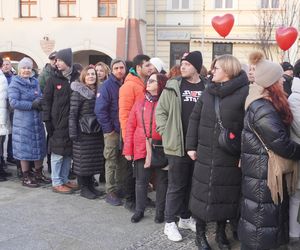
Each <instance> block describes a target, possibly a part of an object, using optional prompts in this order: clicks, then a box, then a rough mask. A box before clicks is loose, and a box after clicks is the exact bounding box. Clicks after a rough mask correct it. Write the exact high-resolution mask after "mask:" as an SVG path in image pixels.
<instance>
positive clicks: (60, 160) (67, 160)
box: [51, 153, 72, 187]
mask: <svg viewBox="0 0 300 250" xmlns="http://www.w3.org/2000/svg"><path fill="white" fill-rule="evenodd" d="M71 160H72V158H71V157H69V156H62V155H57V154H54V153H52V154H51V170H52V171H51V179H52V186H53V187H55V186H60V185H63V184H65V183H67V182H68V181H69V178H68V176H69V171H70V167H71Z"/></svg>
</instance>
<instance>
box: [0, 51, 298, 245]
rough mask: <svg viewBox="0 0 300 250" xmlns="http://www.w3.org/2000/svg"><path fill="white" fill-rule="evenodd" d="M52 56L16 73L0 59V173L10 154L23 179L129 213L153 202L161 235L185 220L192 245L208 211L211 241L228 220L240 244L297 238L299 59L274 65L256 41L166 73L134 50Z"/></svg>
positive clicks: (197, 56) (199, 238) (4, 174)
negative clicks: (243, 58)
mask: <svg viewBox="0 0 300 250" xmlns="http://www.w3.org/2000/svg"><path fill="white" fill-rule="evenodd" d="M49 60H50V61H49V64H47V65H46V66H45V67H44V69H43V71H42V72H41V74H40V75H39V76H38V78H36V77H35V76H33V61H32V60H31V59H30V58H28V57H24V58H23V59H22V60H21V61H20V62H19V64H18V72H17V74H16V73H15V72H13V70H12V67H11V63H10V61H9V60H6V59H5V60H3V59H2V58H0V67H1V69H2V70H0V109H1V112H0V142H1V143H0V145H1V148H0V156H1V165H0V181H6V180H7V179H9V177H10V176H11V175H12V174H11V173H9V172H8V171H7V170H6V169H5V165H6V164H8V163H12V164H16V165H17V169H18V171H17V173H18V177H20V178H21V181H22V185H23V186H25V187H30V188H36V187H39V186H40V185H41V184H48V185H49V184H51V185H52V190H53V192H56V193H59V194H72V193H73V192H74V191H76V190H80V191H79V192H80V195H81V196H82V197H84V198H87V199H96V198H97V197H100V196H103V195H106V196H105V201H106V202H107V203H108V204H110V205H112V206H120V205H123V204H124V207H125V208H127V209H128V210H130V211H132V213H133V215H132V217H131V222H132V223H138V222H140V221H141V220H142V219H143V217H144V216H145V209H146V207H147V206H155V207H156V210H155V211H156V212H155V218H154V221H155V222H156V223H163V222H165V225H164V234H165V235H166V236H167V238H168V239H169V240H171V241H174V242H177V241H181V240H182V239H183V237H182V235H181V233H180V230H179V229H189V230H192V231H193V232H195V233H196V237H195V244H196V245H197V247H198V249H201V250H210V249H211V247H210V244H209V242H208V240H207V237H206V225H207V223H210V222H215V224H216V231H215V232H216V234H215V240H216V242H217V245H218V247H219V248H220V249H230V241H229V240H228V237H227V234H226V226H227V224H230V226H231V230H232V232H233V237H234V239H235V240H239V241H240V242H241V249H242V250H265V249H273V248H277V247H279V246H281V245H285V244H287V243H288V242H289V240H294V241H297V240H298V241H299V237H300V210H299V205H300V169H298V168H299V167H300V164H299V162H300V112H299V111H300V60H298V61H297V62H296V63H295V65H294V66H292V65H291V64H290V63H288V62H284V63H282V64H281V65H280V64H278V63H275V62H272V61H269V60H267V59H265V58H264V56H263V54H262V53H261V52H253V53H251V54H250V55H249V65H242V64H241V63H240V61H239V60H238V59H237V58H236V57H234V56H232V55H222V56H219V57H216V58H215V59H214V60H213V62H212V63H211V65H210V69H209V70H208V71H207V70H206V68H205V67H204V66H203V61H202V54H201V52H200V51H192V52H187V53H185V54H184V55H183V56H182V58H181V60H180V65H175V66H174V67H173V68H171V69H170V71H169V72H166V71H165V69H166V67H165V65H164V63H163V61H162V60H161V59H160V58H157V57H155V58H150V57H149V56H147V55H143V54H139V55H137V56H135V57H134V58H133V60H132V61H124V60H123V59H122V58H115V59H113V60H112V61H111V63H110V66H108V65H106V64H105V63H103V62H98V63H97V64H95V65H88V66H86V67H83V66H82V65H80V64H75V63H74V62H73V54H72V50H71V48H66V49H61V50H59V51H57V52H56V51H55V52H53V53H51V54H50V55H49ZM5 139H6V140H5ZM5 141H7V153H6V155H7V158H6V162H5V160H4V155H5V153H4V143H5ZM46 156H47V165H48V172H49V173H51V178H49V177H48V175H47V174H45V172H44V166H43V163H44V158H45V157H46ZM288 166H291V167H290V168H288ZM72 173H74V174H75V175H76V178H77V182H75V181H70V178H69V177H70V175H71V174H72ZM98 175H99V179H98V180H99V182H102V183H103V182H105V190H99V189H98V188H96V184H97V180H96V179H95V176H98ZM149 189H154V190H155V191H156V201H155V203H154V202H153V201H152V200H151V199H150V198H149V197H148V191H149Z"/></svg>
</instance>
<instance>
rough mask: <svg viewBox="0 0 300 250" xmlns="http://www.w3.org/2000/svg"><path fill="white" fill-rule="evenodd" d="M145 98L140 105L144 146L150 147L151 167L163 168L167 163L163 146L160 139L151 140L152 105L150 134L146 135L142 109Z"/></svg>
mask: <svg viewBox="0 0 300 250" xmlns="http://www.w3.org/2000/svg"><path fill="white" fill-rule="evenodd" d="M145 103H146V99H145V101H144V105H143V106H142V122H143V128H144V133H145V136H146V148H147V147H150V151H151V153H150V156H149V157H151V158H150V167H152V168H164V167H166V166H167V165H168V159H167V157H166V155H165V152H164V147H163V145H162V141H161V140H153V139H152V123H153V114H154V107H155V105H153V107H152V110H151V118H150V136H149V137H148V136H147V132H146V126H145V120H144V109H145Z"/></svg>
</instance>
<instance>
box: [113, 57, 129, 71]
mask: <svg viewBox="0 0 300 250" xmlns="http://www.w3.org/2000/svg"><path fill="white" fill-rule="evenodd" d="M119 62H121V63H123V64H124V66H125V68H126V63H125V61H124V59H122V58H116V59H113V60H112V61H111V63H110V69H112V67H113V66H114V64H116V63H119Z"/></svg>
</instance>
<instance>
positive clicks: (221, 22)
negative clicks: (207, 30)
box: [211, 14, 234, 38]
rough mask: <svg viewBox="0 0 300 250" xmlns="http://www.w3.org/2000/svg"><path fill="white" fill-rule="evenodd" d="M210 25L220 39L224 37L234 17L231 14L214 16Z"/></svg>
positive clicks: (229, 29) (228, 31) (230, 27)
mask: <svg viewBox="0 0 300 250" xmlns="http://www.w3.org/2000/svg"><path fill="white" fill-rule="evenodd" d="M211 24H212V26H213V27H214V29H215V31H217V32H218V34H219V35H220V36H222V37H224V38H225V37H226V36H227V35H228V34H229V33H230V31H231V29H232V27H233V24H234V16H233V15H232V14H225V15H224V16H215V17H214V18H213V19H212V20H211Z"/></svg>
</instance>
